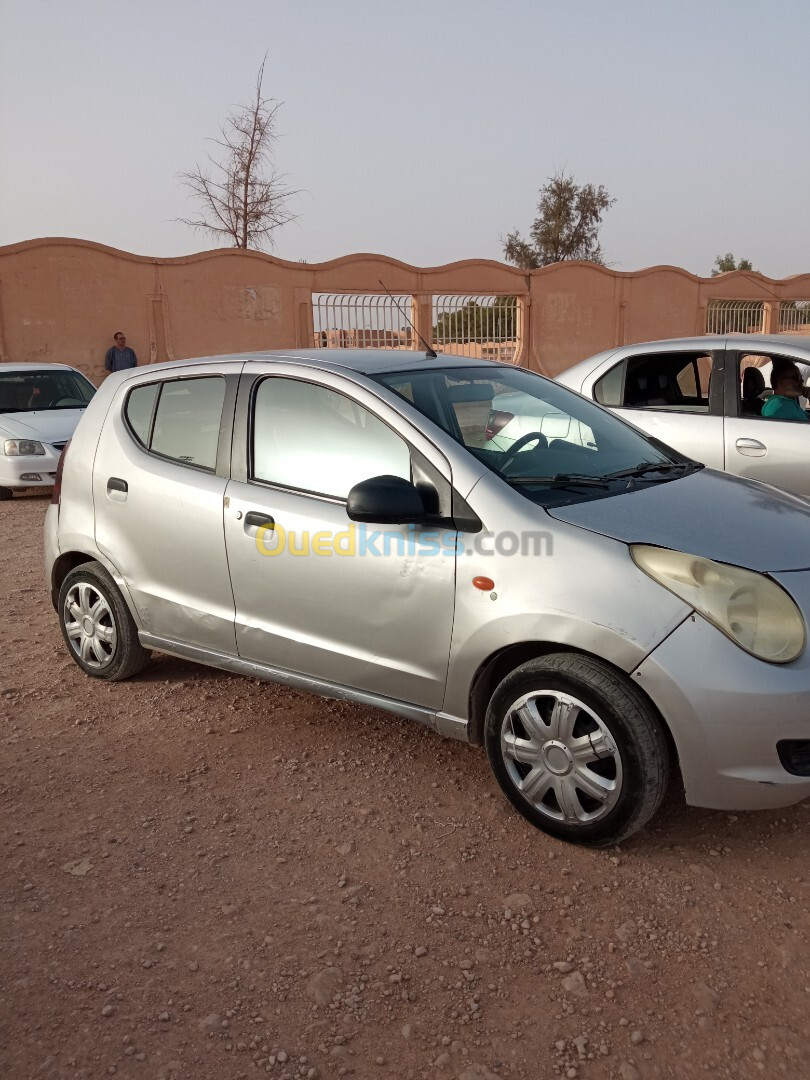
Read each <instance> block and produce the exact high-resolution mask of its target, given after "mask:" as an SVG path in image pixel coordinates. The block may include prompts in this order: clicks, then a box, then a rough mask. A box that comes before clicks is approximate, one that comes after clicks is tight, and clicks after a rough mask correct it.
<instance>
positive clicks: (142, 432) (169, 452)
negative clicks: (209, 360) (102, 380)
mask: <svg viewBox="0 0 810 1080" xmlns="http://www.w3.org/2000/svg"><path fill="white" fill-rule="evenodd" d="M224 400H225V380H224V379H223V378H222V376H219V375H217V376H214V377H204V378H199V379H172V380H171V381H167V382H163V383H150V384H149V385H147V386H138V387H136V388H135V389H134V390H133V391H131V393H130V394H129V397H128V398H127V401H126V405H125V409H124V411H125V415H126V418H127V421H128V423H129V426H130V428H131V429H132V432H133V434H134V435H135V437H136V438H137V439H138V441H139V442H140V443H142V445H143V446H144V447H145V448H146V449H147V450H151V451H152V452H153V453H155V454H160V455H161V456H162V457H167V458H171V459H172V460H173V461H179V462H182V463H183V464H184V465H194V466H196V467H197V468H200V469H210V470H212V471H213V469H214V468H215V467H216V463H217V446H218V445H219V429H220V424H221V422H222V404H223V401H224ZM153 416H154V420H153V419H152V417H153Z"/></svg>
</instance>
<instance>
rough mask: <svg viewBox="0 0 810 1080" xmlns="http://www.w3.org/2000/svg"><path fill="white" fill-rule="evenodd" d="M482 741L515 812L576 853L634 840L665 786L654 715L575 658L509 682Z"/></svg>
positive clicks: (559, 658) (663, 746) (540, 665)
mask: <svg viewBox="0 0 810 1080" xmlns="http://www.w3.org/2000/svg"><path fill="white" fill-rule="evenodd" d="M569 699H574V702H571V701H570V700H569ZM555 702H558V703H559V704H558V705H555ZM516 705H520V711H518V710H517V709H515V706H516ZM555 708H556V709H557V710H558V712H555ZM555 716H556V717H557V726H556V727H555V720H554V717H555ZM568 729H570V734H569V735H567V737H562V738H559V739H554V738H552V736H553V735H554V734H555V733H556V734H559V733H560V731H568ZM484 741H485V744H486V750H487V756H488V758H489V763H490V765H491V767H492V771H493V772H494V773H495V777H496V779H497V781H498V783H499V784H500V786H501V788H502V789H503V791H504V793H505V795H506V797H507V798H508V799H509V801H510V802H511V803H512V805H513V806H514V807H515V808H516V809H517V810H518V811H519V813H521V814H522V815H523V817H525V818H526V819H527V820H528V821H530V822H531V823H532V824H533V825H536V826H537V828H539V829H542V830H543V831H544V832H547V833H550V834H551V835H552V836H557V837H559V838H560V839H561V840H568V841H571V842H573V843H577V844H586V845H589V846H592V847H606V846H608V845H610V844H616V843H618V842H619V841H620V840H624V839H625V838H626V837H628V836H631V835H632V834H633V833H635V832H638V830H639V829H641V828H643V827H644V825H646V824H647V822H648V821H649V820H650V819H651V818H652V817H653V815H654V814H655V812H656V811H657V810H658V807H659V806H660V805H661V800H662V799H663V797H664V794H665V792H666V789H667V785H668V783H669V772H670V761H669V748H668V745H667V740H666V737H665V733H664V730H663V727H662V722H661V720H660V719H659V717H658V715H657V714H656V712H655V710H654V709H653V708H652V706H651V705H650V704H649V702H648V701H647V700H646V698H645V697H644V696H643V695H642V694H641V693H640V692H639V691H638V690H637V689H636V687H635V686H633V684H632V683H631V682H630V680H629V679H628V678H626V676H624V675H623V674H622V673H621V672H618V671H616V670H615V669H614V668H612V667H610V666H609V665H608V664H605V663H602V662H601V661H599V660H595V659H593V658H592V657H590V656H584V655H582V654H579V653H553V654H551V655H549V656H543V657H541V658H539V659H537V660H531V661H529V662H528V663H526V664H523V665H521V667H519V668H516V669H515V670H514V671H513V672H512V673H511V674H510V675H508V676H507V677H506V678H505V679H504V680H503V682H501V683H500V685H499V686H498V687H497V689H496V690H495V693H494V694H493V695H492V700H491V701H490V704H489V708H488V710H487V716H486V722H485V727H484ZM520 758H523V759H524V760H520ZM535 758H536V760H534V759H535ZM565 770H567V772H566V771H565ZM530 773H531V774H533V775H532V778H531V781H530V782H529V783H528V784H526V788H527V791H526V793H524V792H522V791H521V789H520V784H525V783H526V780H527V778H528V777H529V774H530ZM579 784H582V785H584V786H583V787H579V786H578V785H579ZM594 791H595V792H596V794H597V797H594V795H593V794H591V793H590V792H594ZM558 794H559V795H560V796H561V797H562V801H560V799H559V798H558ZM530 795H535V796H536V797H535V798H534V799H531V798H529V796H530ZM566 810H567V811H568V812H567V814H566Z"/></svg>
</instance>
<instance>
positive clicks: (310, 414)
mask: <svg viewBox="0 0 810 1080" xmlns="http://www.w3.org/2000/svg"><path fill="white" fill-rule="evenodd" d="M274 366H275V365H274ZM275 367H276V370H278V367H277V366H275ZM253 370H256V369H255V368H254V369H253ZM248 381H249V378H248V376H245V378H244V380H243V383H244V384H245V386H244V389H243V390H240V406H239V411H240V412H241V411H242V410H243V409H244V410H246V411H247V428H246V436H247V450H248V453H247V462H246V468H245V476H244V478H243V479H232V480H231V482H230V484H229V485H228V488H227V492H226V509H225V542H226V546H227V552H228V562H229V566H230V573H231V581H232V583H233V590H234V597H235V602H236V638H237V647H238V650H239V654H240V656H242V657H244V658H245V659H249V660H256V661H259V662H262V663H266V664H269V665H271V666H275V667H279V668H282V669H285V670H287V671H293V672H298V673H300V674H304V675H308V676H310V677H313V678H316V679H321V680H324V681H326V682H329V683H337V684H339V685H343V686H347V687H352V688H356V689H361V690H367V691H369V692H371V693H375V694H379V695H382V696H384V697H387V698H392V699H395V700H400V701H407V702H410V703H412V704H416V705H421V706H425V707H429V708H435V709H439V708H441V705H442V701H443V697H444V689H445V682H446V677H447V662H448V652H449V647H450V637H451V631H452V625H453V605H454V593H455V563H456V555H455V538H456V534H455V533H448V532H439V531H437V530H436V529H432V530H427V529H422V528H415V527H413V526H410V527H409V526H407V525H385V526H367V525H359V524H356V523H354V522H352V521H350V520H349V518H348V516H347V513H346V497H347V495H348V493H349V490H350V489H351V488H352V487H353V486H354V485H355V484H356V483H359V482H360V481H361V480H367V479H369V478H371V477H372V476H379V475H384V474H387V475H394V476H399V477H403V478H406V479H409V480H410V479H414V480H416V479H417V477H415V475H414V470H415V468H418V467H419V465H418V462H419V460H420V459H422V451H421V450H420V449H418V448H417V447H415V446H414V445H413V433H411V439H410V441H408V440H406V439H405V438H404V437H403V435H402V434H400V432H399V431H398V430H396V425H397V421H398V417H397V414H396V413H395V412H394V411H393V410H391V409H389V407H388V406H387V405H384V404H383V403H380V402H377V403H376V405H375V403H374V399H373V397H371V395H369V393H368V391H364V390H363V389H362V388H359V387H356V386H354V385H353V384H351V383H350V382H348V380H343V379H341V377H340V376H335V375H331V374H326V373H323V372H310V371H308V370H307V371H305V372H303V373H302V374H301V375H300V376H299V377H292V376H284V375H275V374H270V373H269V371H268V373H267V374H265V375H260V377H259V378H257V379H256V380H255V383H254V385H253V386H252V387H249V388H248V386H247V383H248ZM243 401H244V405H243ZM369 404H371V406H372V407H369ZM400 423H401V421H400ZM427 445H429V444H427ZM431 449H432V448H431ZM438 456H439V455H438V454H437V452H435V451H434V455H433V464H434V465H436V464H437V461H436V459H437V458H438ZM443 468H444V475H445V477H447V474H448V473H449V466H447V464H446V462H443ZM236 471H238V470H236ZM448 480H449V478H448ZM446 482H448V481H446ZM448 486H449V483H448Z"/></svg>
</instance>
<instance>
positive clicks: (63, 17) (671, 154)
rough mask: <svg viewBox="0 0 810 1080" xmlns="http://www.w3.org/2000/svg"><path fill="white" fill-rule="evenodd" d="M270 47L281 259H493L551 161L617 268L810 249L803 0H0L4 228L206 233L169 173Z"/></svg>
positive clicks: (235, 97) (794, 261)
mask: <svg viewBox="0 0 810 1080" xmlns="http://www.w3.org/2000/svg"><path fill="white" fill-rule="evenodd" d="M265 52H267V54H268V59H267V66H266V75H265V92H266V93H267V94H268V96H272V97H274V98H277V99H279V100H280V101H282V102H284V104H283V106H282V108H281V110H280V112H279V118H278V130H279V133H280V136H281V137H280V138H279V141H278V144H277V147H276V164H277V167H278V168H279V170H281V171H282V172H284V173H286V174H287V176H288V182H289V184H290V185H291V186H292V187H295V188H300V189H302V194H301V195H300V196H299V198H298V200H297V202H296V207H295V208H296V210H297V212H298V213H299V214H300V218H299V220H298V222H297V223H294V224H291V225H287V226H285V227H284V228H283V229H282V230H280V231H279V232H278V233H277V234H276V235H277V239H276V245H275V248H274V249H273V252H274V253H275V254H276V255H279V256H281V257H282V258H286V259H292V260H296V259H306V260H307V262H310V263H314V262H319V261H322V260H326V259H331V258H335V257H338V256H341V255H348V254H351V253H354V252H376V253H381V254H384V255H390V256H393V257H395V258H398V259H402V260H403V261H406V262H411V263H414V264H416V265H421V266H430V265H437V264H440V263H446V262H452V261H454V260H456V259H466V258H475V257H482V258H492V259H501V258H502V245H501V237H503V236H505V234H506V233H507V232H508V231H509V230H510V229H512V228H514V227H515V226H517V227H518V228H520V230H521V231H522V232H524V233H525V232H526V231H527V230H528V228H529V226H530V224H531V221H532V218H533V216H534V209H535V205H536V200H537V191H538V189H539V187H540V186H541V184H542V183H543V181H544V180H545V178H547V177H548V176H549V175H551V174H552V173H553V172H555V171H556V170H559V169H566V170H568V171H569V172H571V173H572V174H573V175H574V177H575V178H576V179H577V181H578V182H580V183H584V182H588V181H590V182H593V183H595V184H604V185H605V186H606V187H607V188H608V190H609V191H610V193H611V195H613V196H614V197H615V198H616V200H617V202H616V205H615V206H614V207H613V208H612V209H611V210H610V211H609V212H608V213H607V215H606V218H605V224H604V228H603V231H602V242H603V246H604V249H605V253H606V256H607V259H608V261H609V262H610V263H611V264H612V265H613V266H614V267H615V268H616V269H621V270H634V269H638V268H641V267H644V266H650V265H655V264H658V263H672V264H675V265H679V266H684V267H686V269H688V270H691V271H693V272H695V273H702V274H708V273H709V271H710V269H711V267H712V264H713V261H714V258H715V256H716V255H718V254H720V253H723V252H726V251H733V252H734V253H735V254H736V255H737V256H742V257H747V258H749V259H751V260H752V261H753V263H754V266H755V268H756V269H759V270H761V271H762V272H763V273H766V274H768V275H770V276H773V277H783V276H787V275H790V274H796V273H801V272H808V271H810V213H808V193H810V3H808V2H807V0H771V2H770V3H769V4H767V5H766V4H763V3H761V2H755V0H678V2H669V0H500V2H498V3H496V2H495V0H489V2H487V3H484V2H481V0H410V2H408V3H401V2H399V0H161V2H157V0H127V2H123V0H0V244H8V243H15V242H17V241H21V240H26V239H30V238H32V237H39V236H70V237H82V238H86V239H89V240H95V241H97V242H99V243H102V244H109V245H111V246H114V247H118V248H123V249H124V250H127V251H132V252H136V253H138V254H143V255H155V256H171V255H184V254H188V253H190V252H194V251H201V250H206V249H207V248H210V247H212V246H214V245H213V243H212V242H211V241H209V240H208V239H206V238H205V237H204V236H201V235H199V234H195V233H193V232H192V231H191V230H189V229H188V227H187V226H184V225H182V224H179V223H178V222H177V220H176V219H177V218H179V217H183V216H191V213H192V210H193V207H192V205H191V204H190V203H189V199H188V196H187V194H186V192H185V190H184V189H183V188H182V187H181V186H180V184H179V183H178V180H177V174H178V173H179V172H180V171H181V170H184V169H191V168H193V166H194V165H195V163H197V162H200V163H202V162H203V160H204V158H205V156H206V153H207V152H208V150H209V146H208V144H207V142H206V139H207V138H208V137H211V136H214V135H216V133H217V129H218V126H219V124H220V122H221V121H222V120H224V118H225V116H226V114H227V112H228V109H229V107H231V106H233V105H236V104H239V103H240V102H244V101H247V100H248V99H249V98H250V96H251V92H252V89H253V86H254V83H255V78H256V73H257V71H258V68H259V65H260V63H261V60H262V57H263V55H264V53H265Z"/></svg>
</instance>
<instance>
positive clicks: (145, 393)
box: [93, 365, 241, 654]
mask: <svg viewBox="0 0 810 1080" xmlns="http://www.w3.org/2000/svg"><path fill="white" fill-rule="evenodd" d="M240 368H241V365H239V366H238V367H235V368H234V369H233V374H227V375H226V374H222V373H216V374H212V372H211V367H210V366H209V365H200V366H199V367H198V368H190V369H186V370H185V371H184V373H183V376H182V377H180V378H171V377H169V378H166V377H164V378H162V379H152V380H150V379H148V378H144V379H139V380H137V381H135V382H132V381H127V382H126V383H125V384H124V385H123V386H122V387H121V389H120V390H119V392H118V395H117V396H116V398H115V400H114V402H113V405H112V407H111V409H110V413H109V415H108V418H107V421H106V423H105V425H104V428H103V430H102V433H101V437H100V439H99V444H98V450H97V453H96V459H95V467H94V472H93V497H94V502H95V520H96V542H97V544H98V546H99V548H100V550H101V551H102V552H103V553H104V554H105V555H106V556H107V558H108V559H109V560H110V561H111V562H112V564H113V565H114V566H115V567H117V569H118V571H119V573H120V574H121V575H122V577H123V578H124V579H125V580H126V583H127V586H128V588H129V592H130V594H131V596H132V599H133V602H134V603H135V606H136V608H137V610H138V615H139V617H140V619H141V623H142V625H143V627H144V629H145V630H146V631H147V633H149V634H152V635H154V636H156V637H160V638H164V639H169V640H171V641H178V642H183V643H185V644H191V645H197V646H200V647H203V648H210V649H213V650H216V651H220V652H227V653H231V654H233V653H235V652H236V643H235V636H234V611H233V592H232V590H231V584H230V578H229V575H228V564H227V559H226V555H225V538H224V535H223V527H222V513H223V497H224V495H225V487H226V485H227V483H228V479H227V477H228V468H229V456H230V439H231V428H232V422H233V408H234V401H235V398H236V389H237V385H238V371H239V369H240Z"/></svg>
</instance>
